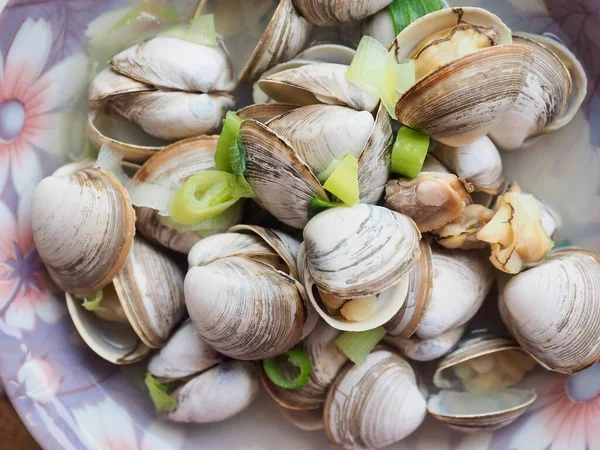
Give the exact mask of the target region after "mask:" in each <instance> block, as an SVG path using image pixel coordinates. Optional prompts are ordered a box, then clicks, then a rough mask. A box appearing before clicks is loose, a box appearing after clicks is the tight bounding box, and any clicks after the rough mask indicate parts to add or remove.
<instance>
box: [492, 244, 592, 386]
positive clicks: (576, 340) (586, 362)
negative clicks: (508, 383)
mask: <svg viewBox="0 0 600 450" xmlns="http://www.w3.org/2000/svg"><path fill="white" fill-rule="evenodd" d="M598 292H600V256H598V255H597V254H595V253H592V252H588V251H585V250H576V249H572V250H559V251H555V252H553V253H551V254H550V256H548V258H547V259H546V261H545V262H543V263H542V264H540V265H539V266H537V267H534V268H531V269H529V270H527V271H525V272H522V273H520V274H518V275H517V276H515V277H513V278H511V279H510V281H508V283H507V284H506V286H505V287H504V289H503V291H502V293H501V300H500V301H501V303H502V307H501V308H500V309H501V311H503V319H505V320H506V321H507V322H508V324H507V325H508V326H509V328H510V330H511V332H512V333H513V335H514V337H515V339H516V340H517V341H518V342H519V344H521V346H522V347H523V348H524V349H525V350H526V351H527V352H528V353H529V354H530V355H531V356H532V357H533V358H534V359H535V360H536V361H537V362H539V363H540V364H541V365H542V366H544V367H545V368H547V369H549V370H554V371H556V372H561V373H566V374H572V373H576V372H579V371H581V370H583V369H585V368H587V367H589V366H590V365H592V364H594V363H595V362H596V361H598V360H600V348H599V347H598V345H597V338H598V335H599V333H600V320H598V318H599V317H600V304H599V303H598ZM528 318H529V319H531V318H535V319H534V320H528Z"/></svg>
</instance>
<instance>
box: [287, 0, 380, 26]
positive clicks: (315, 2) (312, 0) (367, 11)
mask: <svg viewBox="0 0 600 450" xmlns="http://www.w3.org/2000/svg"><path fill="white" fill-rule="evenodd" d="M390 3H392V0H358V1H350V0H337V1H322V0H294V6H295V7H296V9H297V10H298V12H299V13H300V15H301V16H302V17H304V18H305V19H306V20H308V21H309V22H310V23H312V24H313V25H316V26H318V27H332V26H336V25H340V24H342V23H347V22H355V21H358V20H362V19H364V18H365V17H368V16H371V15H373V14H375V13H376V12H377V11H379V10H381V9H383V8H385V7H386V6H387V5H389V4H390Z"/></svg>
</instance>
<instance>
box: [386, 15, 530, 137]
mask: <svg viewBox="0 0 600 450" xmlns="http://www.w3.org/2000/svg"><path fill="white" fill-rule="evenodd" d="M391 51H393V52H394V53H395V55H396V58H397V60H398V61H401V60H404V59H406V58H410V59H413V60H414V61H415V65H416V78H417V83H416V84H415V85H414V86H413V87H412V88H410V89H409V90H408V91H406V92H405V93H404V94H403V95H402V96H401V97H400V99H399V100H398V102H397V104H396V116H397V117H398V120H399V121H400V122H401V123H403V124H405V125H407V126H409V127H411V128H413V129H416V130H419V131H422V132H424V133H425V134H427V135H429V136H431V137H432V138H433V139H435V140H436V141H439V142H441V143H443V144H446V145H450V146H453V147H461V146H464V145H467V144H470V143H472V142H475V141H476V140H478V139H479V138H481V137H483V136H485V135H486V134H487V133H489V132H490V131H491V130H492V129H493V128H494V126H495V125H496V121H497V119H499V118H500V117H501V116H502V115H504V114H505V113H507V112H508V111H509V110H510V109H511V107H512V106H513V104H514V102H515V100H516V99H517V97H518V95H519V93H520V92H521V89H522V87H523V85H524V83H525V79H526V77H527V74H528V73H529V69H530V68H531V66H532V64H533V55H532V52H531V51H530V50H529V49H527V48H525V47H523V46H520V45H513V44H512V36H511V31H510V30H509V29H508V27H506V25H504V23H502V21H501V20H500V19H499V18H498V17H497V16H495V15H494V14H492V13H490V12H488V11H486V10H484V9H481V8H467V7H463V8H452V9H442V10H440V11H436V12H433V13H430V14H427V15H425V16H423V17H421V18H420V19H418V20H416V21H414V22H413V23H411V24H410V25H408V26H407V27H406V28H405V29H404V30H402V32H400V34H399V35H398V36H397V37H396V39H394V42H393V43H392V45H391Z"/></svg>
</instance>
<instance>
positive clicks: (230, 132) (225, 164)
mask: <svg viewBox="0 0 600 450" xmlns="http://www.w3.org/2000/svg"><path fill="white" fill-rule="evenodd" d="M242 122H243V120H242V119H241V118H240V117H239V116H238V115H237V114H236V113H235V112H234V111H228V112H227V114H226V115H225V119H223V130H222V131H221V135H220V136H219V142H218V143H217V152H216V153H215V163H216V165H217V169H219V170H223V171H225V172H229V173H233V169H232V168H231V163H230V162H229V154H230V151H231V150H230V148H231V147H233V146H234V145H236V143H237V140H238V138H239V137H240V125H242Z"/></svg>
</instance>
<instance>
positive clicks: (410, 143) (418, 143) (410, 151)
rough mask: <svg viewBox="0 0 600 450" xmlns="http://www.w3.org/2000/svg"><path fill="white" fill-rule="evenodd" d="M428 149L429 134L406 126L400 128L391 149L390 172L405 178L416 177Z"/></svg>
mask: <svg viewBox="0 0 600 450" xmlns="http://www.w3.org/2000/svg"><path fill="white" fill-rule="evenodd" d="M428 149H429V136H427V135H426V134H423V133H419V132H418V131H415V130H413V129H411V128H408V127H402V128H400V130H399V131H398V134H397V135H396V142H394V148H393V149H392V172H394V173H397V174H400V175H402V176H404V177H407V178H414V177H416V176H417V175H418V174H419V172H420V171H421V168H422V167H423V162H424V161H425V157H426V156H427V150H428Z"/></svg>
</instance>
